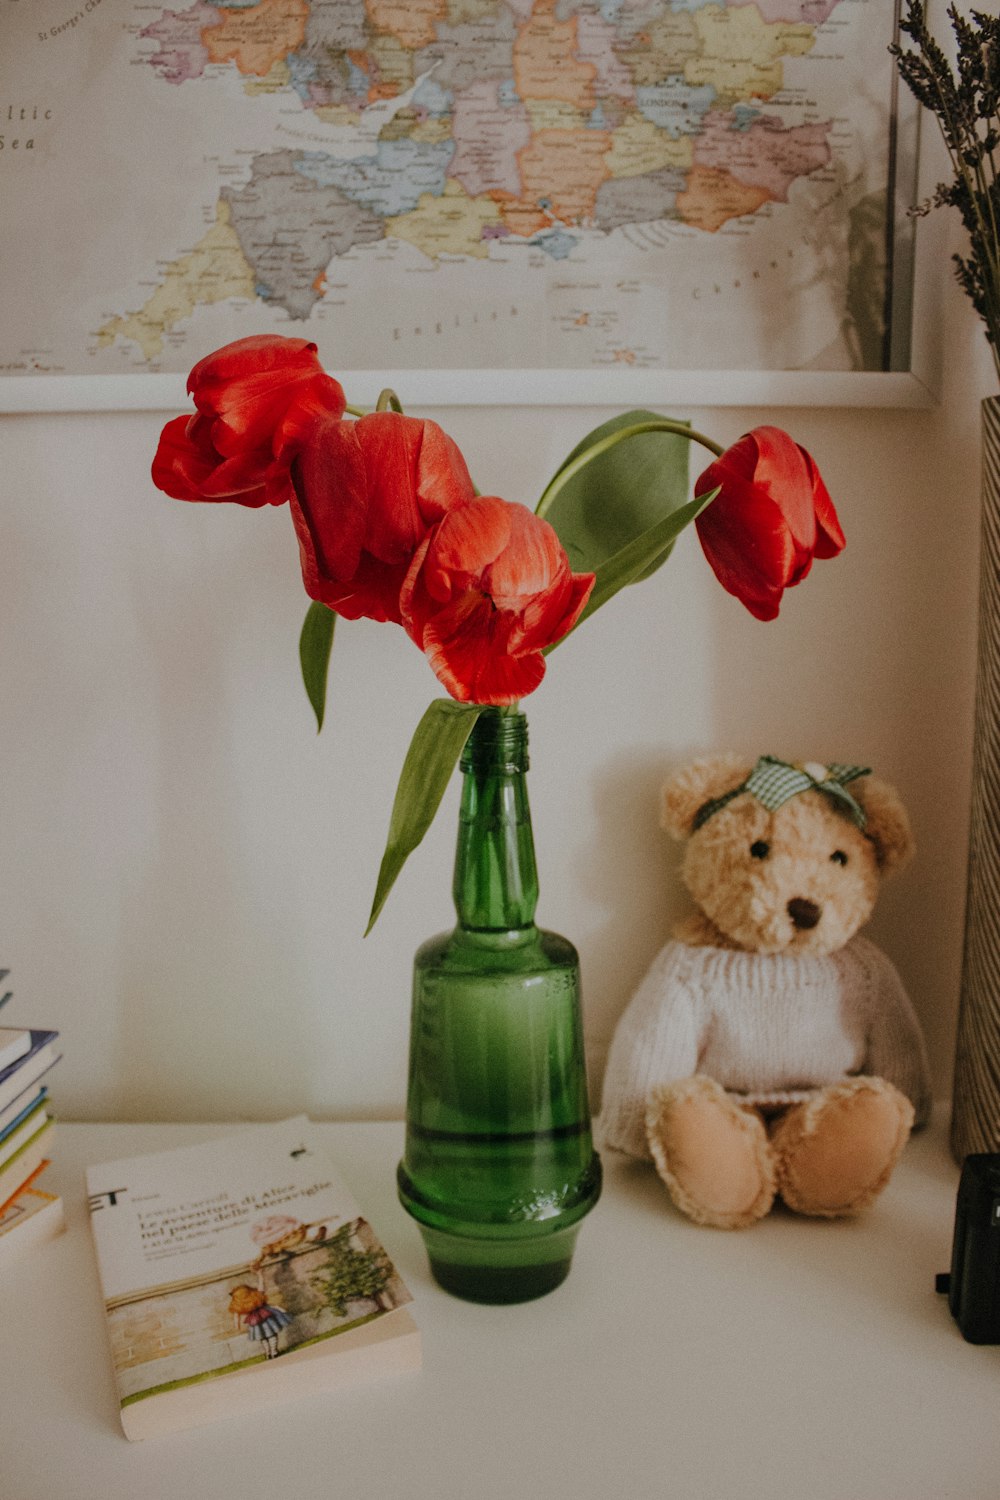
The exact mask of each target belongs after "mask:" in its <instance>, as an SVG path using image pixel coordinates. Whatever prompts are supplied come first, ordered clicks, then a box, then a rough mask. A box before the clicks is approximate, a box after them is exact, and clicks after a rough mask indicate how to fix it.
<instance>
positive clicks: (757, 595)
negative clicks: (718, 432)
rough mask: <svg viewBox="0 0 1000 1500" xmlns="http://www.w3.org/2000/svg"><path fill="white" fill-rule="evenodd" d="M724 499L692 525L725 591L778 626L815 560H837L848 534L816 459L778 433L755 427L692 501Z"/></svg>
mask: <svg viewBox="0 0 1000 1500" xmlns="http://www.w3.org/2000/svg"><path fill="white" fill-rule="evenodd" d="M717 485H721V492H720V494H719V495H718V497H717V499H715V500H713V501H712V503H711V504H710V505H709V506H708V508H707V509H706V510H703V511H702V513H701V515H700V516H699V517H698V519H697V521H696V522H695V525H696V526H697V528H698V536H699V538H700V539H701V545H702V547H703V548H704V551H705V556H706V557H707V558H708V560H709V562H710V563H711V565H712V568H713V569H714V571H715V575H716V577H717V578H718V580H719V582H720V583H721V584H722V587H723V588H724V589H727V590H728V591H729V593H731V594H735V595H736V597H737V599H740V600H741V601H742V602H743V603H744V604H745V605H746V607H747V609H748V610H749V611H750V613H751V614H752V615H756V617H757V619H758V620H773V619H774V618H775V616H776V615H777V613H778V609H779V606H780V604H781V596H782V594H783V592H784V590H785V589H786V588H790V587H791V586H792V585H793V584H796V583H801V581H802V579H803V578H805V576H806V574H807V573H808V572H809V569H810V568H811V567H812V561H813V558H814V557H819V558H825V557H836V555H837V553H838V552H839V551H840V550H841V548H842V547H843V545H844V533H843V531H841V529H840V522H839V521H838V520H837V512H836V511H835V510H834V508H833V501H832V500H831V499H830V496H829V494H828V493H827V489H826V485H825V484H824V483H823V481H822V479H821V478H820V474H819V470H818V469H817V467H816V465H815V463H814V462H813V460H812V458H811V457H810V456H809V454H808V453H807V452H806V450H805V449H804V448H801V447H800V446H799V445H798V443H796V442H794V441H793V440H792V438H790V437H789V436H788V434H787V432H782V431H781V429H780V428H779V427H755V428H754V429H753V431H752V432H748V433H746V434H745V436H744V437H741V438H740V440H739V442H738V443H734V444H733V446H732V447H731V448H727V449H726V451H725V453H723V454H722V456H721V457H720V458H717V459H716V460H715V461H714V463H711V464H709V466H708V468H707V469H706V470H705V472H704V474H702V475H701V477H700V478H699V480H698V482H697V484H696V485H695V494H696V495H702V494H704V493H705V491H706V490H712V489H715V487H716V486H717Z"/></svg>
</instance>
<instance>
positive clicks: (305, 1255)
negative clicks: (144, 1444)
mask: <svg viewBox="0 0 1000 1500" xmlns="http://www.w3.org/2000/svg"><path fill="white" fill-rule="evenodd" d="M87 1191H88V1195H89V1204H90V1212H91V1217H90V1222H91V1228H92V1230H93V1237H94V1246H95V1250H96V1253H97V1263H98V1271H99V1274H100V1279H101V1287H102V1291H103V1295H104V1301H105V1308H106V1312H107V1322H108V1332H109V1337H110V1343H111V1357H112V1365H113V1368H114V1373H115V1379H116V1383H117V1389H118V1398H119V1403H120V1409H121V1419H122V1427H123V1429H124V1431H125V1435H126V1436H127V1437H129V1438H132V1439H136V1438H144V1437H150V1436H153V1435H155V1434H159V1433H163V1432H169V1431H173V1430H176V1429H178V1428H182V1427H190V1426H195V1425H199V1424H201V1423H204V1422H208V1421H212V1420H214V1419H215V1418H217V1417H221V1416H226V1415H229V1414H232V1413H235V1412H239V1411H247V1410H254V1409H260V1408H262V1407H264V1406H267V1405H270V1404H271V1403H273V1402H277V1401H281V1400H289V1399H291V1398H293V1397H294V1396H295V1395H297V1394H301V1393H303V1392H309V1391H318V1390H331V1389H334V1388H336V1387H337V1386H341V1385H344V1384H349V1383H353V1382H354V1381H357V1380H361V1379H363V1378H367V1377H368V1376H371V1375H375V1374H380V1373H386V1374H388V1373H392V1372H401V1371H403V1370H408V1369H417V1368H419V1365H420V1340H419V1332H418V1330H417V1327H416V1324H415V1323H414V1322H413V1319H412V1317H411V1316H410V1313H409V1311H408V1309H407V1307H406V1305H405V1304H407V1303H408V1302H410V1301H411V1300H412V1299H411V1297H410V1293H409V1292H408V1290H407V1288H406V1286H405V1285H404V1284H403V1281H402V1280H401V1278H400V1276H399V1274H398V1272H397V1271H396V1269H395V1266H394V1265H393V1263H392V1261H391V1260H390V1258H389V1256H388V1255H387V1253H386V1251H385V1249H384V1247H383V1246H382V1244H381V1242H380V1241H379V1239H378V1237H377V1235H376V1233H375V1231H374V1230H373V1229H372V1227H371V1225H370V1224H369V1223H368V1222H367V1220H366V1219H365V1218H364V1217H363V1215H362V1212H361V1210H360V1208H359V1207H358V1205H357V1203H356V1202H355V1201H354V1199H353V1197H352V1196H351V1194H350V1192H349V1191H348V1189H347V1188H346V1186H345V1185H344V1183H343V1182H342V1181H341V1180H340V1178H339V1176H338V1174H337V1172H336V1170H335V1169H334V1167H333V1166H332V1164H331V1163H330V1161H329V1160H328V1159H327V1157H326V1156H325V1154H324V1151H323V1148H322V1146H321V1145H320V1144H319V1143H318V1141H317V1139H316V1135H315V1132H314V1130H313V1128H312V1126H311V1124H310V1122H309V1121H308V1120H307V1119H305V1118H304V1117H297V1118H295V1119H292V1120H285V1121H281V1122H279V1123H277V1124H274V1125H263V1126H250V1127H246V1128H244V1129H243V1130H240V1131H238V1132H237V1133H235V1134H232V1135H228V1136H224V1137H222V1138H221V1139H219V1140H215V1141H209V1142H207V1143H206V1144H204V1145H199V1146H185V1147H181V1148H179V1149H177V1150H173V1151H165V1152H157V1153H155V1154H153V1155H150V1156H139V1157H133V1158H131V1159H128V1160H125V1161H117V1162H109V1163H104V1164H103V1165H101V1166H94V1167H90V1168H89V1169H88V1171H87Z"/></svg>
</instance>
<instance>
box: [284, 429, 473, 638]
mask: <svg viewBox="0 0 1000 1500" xmlns="http://www.w3.org/2000/svg"><path fill="white" fill-rule="evenodd" d="M292 477H293V483H294V495H293V497H292V520H293V521H294V522H295V530H296V532H297V534H298V538H299V552H300V555H301V560H302V577H303V581H304V583H305V587H306V593H307V594H308V595H309V596H310V598H312V599H317V600H319V602H320V603H321V604H327V605H329V606H330V608H331V609H335V610H336V611H337V613H338V614H341V615H343V616H344V617H345V619H348V620H357V619H361V618H365V619H370V620H392V621H394V622H396V623H397V624H398V623H399V622H400V603H399V595H400V589H401V588H402V586H403V580H404V578H405V577H406V574H407V571H408V569H409V567H410V563H411V561H412V559H413V556H414V553H415V552H416V551H417V549H418V547H419V546H420V545H421V543H422V542H423V541H424V539H425V537H426V536H427V533H428V532H429V531H430V529H431V527H432V526H433V525H434V524H435V523H436V522H437V521H440V519H441V517H442V516H443V515H444V514H445V513H446V511H448V510H450V509H451V508H452V507H453V506H456V505H462V504H464V503H465V502H466V501H468V500H471V499H472V498H473V496H474V495H475V493H476V491H475V487H474V485H473V483H472V480H471V479H470V478H469V471H468V469H467V468H466V464H465V459H464V458H463V457H462V455H461V453H460V452H459V450H458V448H457V446H456V445H455V443H454V442H453V441H452V439H451V438H450V437H449V436H448V434H447V433H446V432H444V431H443V430H442V429H441V428H440V427H439V426H438V425H437V423H436V422H425V421H419V420H418V419H417V418H416V417H404V416H402V415H400V414H399V413H397V412H389V411H387V412H373V413H372V415H371V416H367V417H361V418H360V419H359V420H358V421H357V422H339V421H337V420H335V419H333V418H330V419H327V420H325V421H323V422H322V423H320V424H318V425H317V426H316V427H315V428H314V430H313V433H312V435H311V437H310V440H309V442H308V443H307V444H306V445H305V446H304V447H303V449H302V452H301V453H300V455H299V457H298V458H297V460H296V462H295V464H294V466H293V470H292Z"/></svg>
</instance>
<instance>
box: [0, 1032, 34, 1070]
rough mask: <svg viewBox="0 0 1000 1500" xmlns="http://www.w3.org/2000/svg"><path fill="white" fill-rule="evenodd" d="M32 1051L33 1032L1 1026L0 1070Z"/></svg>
mask: <svg viewBox="0 0 1000 1500" xmlns="http://www.w3.org/2000/svg"><path fill="white" fill-rule="evenodd" d="M30 1051H31V1032H30V1031H26V1030H25V1029H24V1028H23V1027H21V1026H0V1070H2V1069H3V1068H9V1067H10V1065H11V1064H12V1063H16V1062H18V1061H19V1060H20V1059H21V1058H22V1057H24V1056H25V1054H26V1053H28V1052H30Z"/></svg>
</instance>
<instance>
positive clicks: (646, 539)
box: [549, 488, 719, 651]
mask: <svg viewBox="0 0 1000 1500" xmlns="http://www.w3.org/2000/svg"><path fill="white" fill-rule="evenodd" d="M718 493H719V491H718V488H716V489H714V490H707V491H706V492H705V494H703V495H696V496H695V498H694V499H693V500H690V501H689V502H688V504H687V505H684V506H682V507H681V509H680V510H675V511H673V512H671V514H670V515H667V516H664V517H663V518H662V519H661V520H659V521H657V522H656V523H655V525H653V526H650V527H649V529H648V530H647V531H644V532H643V533H642V535H641V536H637V537H635V538H634V539H633V540H632V541H631V542H629V543H628V544H627V546H625V547H623V548H622V549H621V551H619V552H616V553H615V555H614V556H613V557H609V558H607V560H606V561H605V562H603V563H601V564H600V566H599V567H597V568H596V569H595V570H594V572H595V581H594V587H593V589H592V590H591V594H590V598H589V599H588V600H587V607H586V609H585V610H584V611H583V614H582V615H581V616H580V618H579V620H577V622H576V625H575V626H574V627H573V628H574V630H578V629H579V628H580V626H581V625H582V624H583V622H584V620H586V619H588V618H589V617H590V616H591V615H592V614H593V613H594V611H595V610H597V609H600V607H601V605H602V604H607V602H608V600H609V599H613V598H614V596H615V594H617V592H618V590H619V589H622V588H624V587H625V585H626V584H629V583H637V582H638V581H639V579H640V578H647V577H648V576H649V574H650V572H651V571H652V567H651V564H652V563H655V562H656V560H657V559H658V558H663V557H665V556H666V555H667V554H669V552H670V549H671V547H673V544H674V542H675V540H676V539H677V537H678V536H679V535H680V533H681V532H682V531H683V530H684V528H685V526H688V525H690V523H691V522H692V521H693V520H695V519H696V517H698V516H699V515H700V514H701V512H702V511H703V510H704V509H705V507H706V506H707V505H711V503H712V501H713V500H714V499H715V497H716V495H717V494H718ZM570 634H572V631H570ZM566 639H567V637H566V636H563V637H562V640H566ZM559 644H560V642H559V641H556V643H555V645H554V646H550V647H549V650H550V651H554V650H555V647H556V646H558V645H559Z"/></svg>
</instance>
